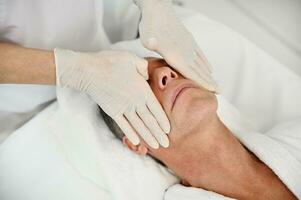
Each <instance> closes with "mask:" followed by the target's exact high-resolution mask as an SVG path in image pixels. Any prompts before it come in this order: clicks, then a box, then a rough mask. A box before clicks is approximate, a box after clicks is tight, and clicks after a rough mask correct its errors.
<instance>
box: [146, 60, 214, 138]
mask: <svg viewBox="0 0 301 200" xmlns="http://www.w3.org/2000/svg"><path fill="white" fill-rule="evenodd" d="M148 61H149V68H148V72H149V84H150V87H151V89H152V91H153V92H154V94H155V96H156V97H157V99H158V101H159V102H160V103H161V105H162V107H163V109H164V111H165V112H166V114H167V117H168V118H169V120H170V124H171V133H170V134H169V136H170V139H174V140H176V139H178V138H181V137H182V136H186V135H187V134H188V133H191V132H193V131H194V129H196V128H197V127H198V126H200V125H202V123H201V122H202V121H204V118H205V117H207V116H208V114H209V113H210V112H212V111H213V110H214V111H216V107H217V101H216V97H215V95H214V94H213V93H211V92H209V91H208V90H206V89H204V88H202V87H200V86H198V85H197V84H196V83H194V82H193V81H191V80H189V79H186V78H184V77H183V76H182V75H181V74H180V73H178V72H176V71H175V70H173V69H172V68H171V67H169V66H168V65H167V64H166V63H165V62H164V60H162V59H154V58H151V59H149V60H148Z"/></svg>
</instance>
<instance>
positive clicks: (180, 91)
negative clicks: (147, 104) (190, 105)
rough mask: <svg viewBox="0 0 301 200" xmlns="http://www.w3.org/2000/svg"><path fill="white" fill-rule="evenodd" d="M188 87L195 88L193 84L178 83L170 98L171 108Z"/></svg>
mask: <svg viewBox="0 0 301 200" xmlns="http://www.w3.org/2000/svg"><path fill="white" fill-rule="evenodd" d="M189 88H195V86H194V85H193V84H189V83H186V84H181V85H179V86H178V87H177V88H176V89H175V90H174V92H173V95H172V98H171V105H172V106H171V110H172V109H173V107H174V105H175V104H176V101H177V99H178V98H179V97H180V96H181V95H182V94H183V93H184V92H185V91H186V90H188V89H189Z"/></svg>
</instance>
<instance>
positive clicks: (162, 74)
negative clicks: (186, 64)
mask: <svg viewBox="0 0 301 200" xmlns="http://www.w3.org/2000/svg"><path fill="white" fill-rule="evenodd" d="M177 78H178V74H177V73H176V72H174V71H173V70H172V69H170V68H169V67H161V68H160V71H159V79H158V85H159V88H160V89H165V87H166V86H167V85H168V83H170V82H171V81H172V80H174V79H177Z"/></svg>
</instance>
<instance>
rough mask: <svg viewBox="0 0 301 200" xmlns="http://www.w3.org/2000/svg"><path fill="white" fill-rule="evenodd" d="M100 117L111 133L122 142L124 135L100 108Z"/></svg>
mask: <svg viewBox="0 0 301 200" xmlns="http://www.w3.org/2000/svg"><path fill="white" fill-rule="evenodd" d="M99 110H100V115H101V116H102V118H103V120H104V121H105V123H106V125H107V126H108V128H109V129H110V130H111V131H112V133H113V134H114V135H115V136H116V137H117V138H118V139H120V140H122V138H123V136H124V133H123V131H122V130H121V129H120V127H119V126H118V124H117V123H116V122H115V121H114V120H113V119H112V118H111V117H110V116H109V115H107V113H105V112H104V111H103V110H102V109H101V108H99Z"/></svg>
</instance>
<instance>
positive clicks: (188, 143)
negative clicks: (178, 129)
mask: <svg viewBox="0 0 301 200" xmlns="http://www.w3.org/2000/svg"><path fill="white" fill-rule="evenodd" d="M187 136H188V137H185V138H183V140H181V143H179V144H176V146H174V147H171V148H170V151H169V152H168V153H167V154H162V156H164V157H162V158H160V160H162V161H164V163H165V164H166V165H167V166H168V167H169V168H170V169H172V170H173V171H174V172H175V173H176V174H177V175H179V176H180V177H181V178H182V179H183V180H184V181H185V182H187V183H188V184H189V185H190V186H194V187H199V188H204V189H208V190H212V191H215V192H218V193H221V194H224V192H223V191H218V190H215V189H216V188H223V190H225V191H230V192H229V193H227V194H226V195H227V196H232V197H234V196H235V197H237V195H236V194H235V192H236V191H241V192H242V193H248V188H244V186H243V184H241V182H240V181H241V180H237V177H242V178H243V177H246V176H251V175H252V172H253V171H252V170H251V169H252V168H251V166H250V167H249V166H248V165H249V164H250V162H249V160H250V159H253V158H252V156H251V154H250V153H249V152H248V151H247V150H246V149H245V148H244V147H243V146H242V145H241V144H240V142H239V141H238V140H237V139H236V138H235V137H234V136H233V134H232V133H231V132H230V131H229V129H228V128H227V127H226V126H225V125H224V124H223V123H222V122H221V121H220V119H219V118H218V116H217V115H215V116H213V117H212V118H211V119H210V120H207V121H204V122H201V124H200V126H199V127H198V128H197V129H196V130H194V132H193V133H190V134H187ZM225 161H227V162H225ZM242 165H243V166H242ZM242 167H243V168H244V170H240V169H241V168H242ZM248 167H249V168H250V170H249V171H250V174H249V175H246V174H244V173H245V169H246V168H248ZM225 171H226V172H227V173H225ZM250 178H251V177H250ZM250 178H248V180H244V181H249V179H250ZM244 190H245V191H244ZM232 191H233V192H232ZM240 198H244V196H240Z"/></svg>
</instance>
